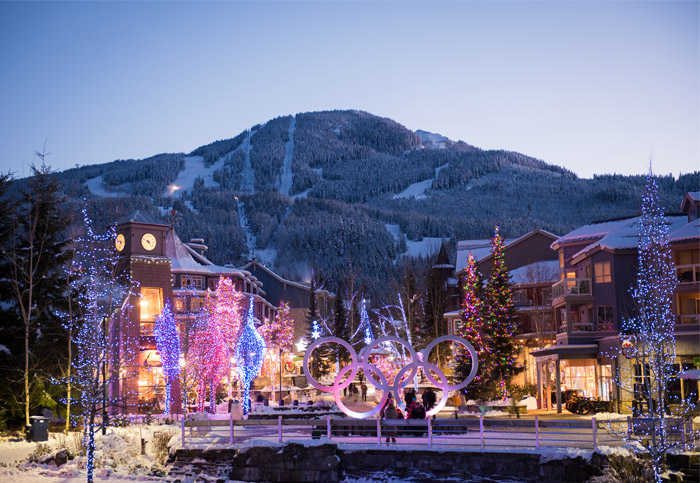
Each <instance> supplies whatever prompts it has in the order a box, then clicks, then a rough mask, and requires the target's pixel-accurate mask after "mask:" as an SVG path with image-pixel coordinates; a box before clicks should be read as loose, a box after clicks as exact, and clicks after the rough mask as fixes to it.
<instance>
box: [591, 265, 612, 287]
mask: <svg viewBox="0 0 700 483" xmlns="http://www.w3.org/2000/svg"><path fill="white" fill-rule="evenodd" d="M607 282H612V277H611V276H610V262H602V263H596V264H595V283H607Z"/></svg>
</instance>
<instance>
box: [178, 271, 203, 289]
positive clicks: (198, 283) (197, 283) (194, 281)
mask: <svg viewBox="0 0 700 483" xmlns="http://www.w3.org/2000/svg"><path fill="white" fill-rule="evenodd" d="M182 288H196V289H200V290H201V289H203V288H204V277H202V276H201V275H183V276H182Z"/></svg>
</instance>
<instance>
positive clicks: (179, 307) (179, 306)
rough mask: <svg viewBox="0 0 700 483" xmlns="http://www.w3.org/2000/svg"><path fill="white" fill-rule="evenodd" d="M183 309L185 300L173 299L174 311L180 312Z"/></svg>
mask: <svg viewBox="0 0 700 483" xmlns="http://www.w3.org/2000/svg"><path fill="white" fill-rule="evenodd" d="M184 310H185V301H184V300H182V299H175V312H182V311H184Z"/></svg>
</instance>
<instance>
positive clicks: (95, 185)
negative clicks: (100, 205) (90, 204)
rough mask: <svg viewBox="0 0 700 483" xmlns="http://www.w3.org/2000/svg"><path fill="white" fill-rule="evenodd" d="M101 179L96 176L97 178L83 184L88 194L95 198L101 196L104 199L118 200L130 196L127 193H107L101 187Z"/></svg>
mask: <svg viewBox="0 0 700 483" xmlns="http://www.w3.org/2000/svg"><path fill="white" fill-rule="evenodd" d="M102 183H103V178H102V176H98V177H97V178H92V179H89V180H87V181H86V182H85V186H87V188H88V189H89V190H90V193H92V194H93V195H97V196H102V197H104V198H118V197H121V196H130V195H129V193H122V192H119V191H107V190H105V189H104V187H103V186H102Z"/></svg>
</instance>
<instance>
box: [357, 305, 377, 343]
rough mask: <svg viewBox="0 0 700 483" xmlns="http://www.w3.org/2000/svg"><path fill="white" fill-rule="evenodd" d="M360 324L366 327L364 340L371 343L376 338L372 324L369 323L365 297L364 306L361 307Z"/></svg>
mask: <svg viewBox="0 0 700 483" xmlns="http://www.w3.org/2000/svg"><path fill="white" fill-rule="evenodd" d="M360 325H362V326H364V328H365V335H364V342H365V344H367V345H369V344H370V343H371V342H372V341H373V340H374V334H372V325H371V324H370V323H369V317H368V316H367V307H366V301H365V299H364V298H363V299H362V307H361V308H360Z"/></svg>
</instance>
